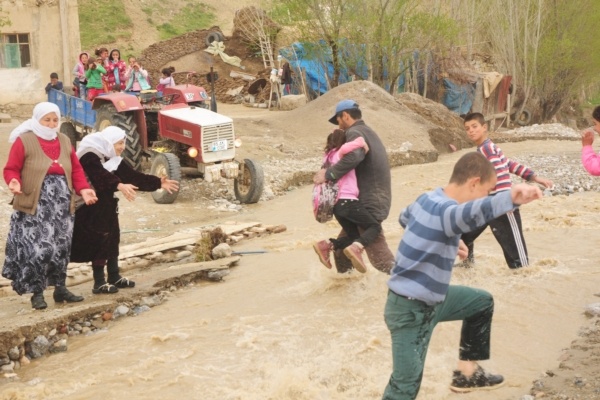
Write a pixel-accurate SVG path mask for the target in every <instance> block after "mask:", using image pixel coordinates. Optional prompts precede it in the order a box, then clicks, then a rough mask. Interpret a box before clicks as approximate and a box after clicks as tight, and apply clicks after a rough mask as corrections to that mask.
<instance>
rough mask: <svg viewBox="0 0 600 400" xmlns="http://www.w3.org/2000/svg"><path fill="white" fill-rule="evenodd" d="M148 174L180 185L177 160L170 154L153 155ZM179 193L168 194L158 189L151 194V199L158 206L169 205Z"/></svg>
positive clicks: (179, 171) (179, 168) (179, 170)
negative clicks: (171, 180) (165, 178)
mask: <svg viewBox="0 0 600 400" xmlns="http://www.w3.org/2000/svg"><path fill="white" fill-rule="evenodd" d="M153 158H154V160H153V161H152V167H151V168H150V174H152V175H155V176H158V177H159V178H162V177H164V176H166V177H167V178H168V179H173V180H175V181H177V182H178V183H181V166H180V165H179V158H177V156H176V155H175V154H172V153H156V154H154V157H153ZM178 194H179V191H177V192H173V193H169V192H167V191H166V190H164V189H158V190H156V191H154V192H152V193H151V195H152V198H153V199H154V201H155V202H156V203H158V204H171V203H172V202H174V201H175V199H176V198H177V195H178Z"/></svg>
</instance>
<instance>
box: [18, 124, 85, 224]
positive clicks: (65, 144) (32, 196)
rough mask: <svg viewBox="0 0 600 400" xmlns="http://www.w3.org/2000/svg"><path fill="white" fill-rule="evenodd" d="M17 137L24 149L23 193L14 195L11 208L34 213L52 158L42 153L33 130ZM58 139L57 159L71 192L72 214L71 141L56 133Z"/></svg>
mask: <svg viewBox="0 0 600 400" xmlns="http://www.w3.org/2000/svg"><path fill="white" fill-rule="evenodd" d="M19 137H20V138H21V141H22V142H23V147H24V149H25V160H24V163H23V169H22V170H21V182H22V183H21V191H22V192H23V194H20V195H18V196H15V197H14V200H13V208H14V209H15V210H17V211H22V212H24V213H26V214H31V215H34V214H35V211H36V209H37V205H38V201H39V199H40V194H41V192H42V183H43V182H44V178H45V177H46V174H47V173H48V168H50V166H51V165H52V162H53V161H54V160H51V159H50V157H48V156H47V155H46V153H44V150H43V149H42V146H40V143H39V142H38V138H37V136H36V135H35V134H34V133H33V132H27V133H23V134H22V135H21V136H19ZM58 140H60V156H59V157H58V160H57V161H58V163H59V164H60V165H61V167H62V168H63V169H64V171H65V176H66V178H67V184H68V186H69V191H70V192H71V205H70V212H71V214H73V213H75V202H74V200H75V199H74V196H73V194H74V191H73V182H72V180H71V171H72V170H71V149H72V147H71V141H70V140H69V138H68V137H66V136H65V135H63V134H62V133H59V134H58Z"/></svg>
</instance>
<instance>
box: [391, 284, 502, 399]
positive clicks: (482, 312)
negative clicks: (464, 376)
mask: <svg viewBox="0 0 600 400" xmlns="http://www.w3.org/2000/svg"><path fill="white" fill-rule="evenodd" d="M493 313H494V299H493V298H492V295H491V294H489V293H488V292H486V291H484V290H481V289H474V288H470V287H466V286H453V285H450V287H449V288H448V294H447V295H446V299H445V300H444V301H443V302H442V303H440V304H437V305H434V306H428V305H427V304H425V303H423V302H422V301H419V300H414V299H409V298H406V297H403V296H399V295H397V294H395V293H394V292H392V291H391V290H390V291H389V292H388V298H387V302H386V305H385V313H384V316H385V323H386V324H387V326H388V329H389V330H390V333H391V334H392V358H393V365H394V367H393V372H392V375H391V377H390V381H389V383H388V385H387V387H386V388H385V392H384V393H383V399H384V400H412V399H415V398H416V397H417V394H418V393H419V388H420V387H421V380H422V378H423V366H424V364H425V357H426V356H427V348H428V347H429V340H430V339H431V334H432V332H433V328H435V326H436V324H437V323H438V322H444V321H461V320H462V321H463V324H462V330H461V336H460V349H459V359H460V360H469V361H477V360H487V359H488V358H489V357H490V334H491V327H492V315H493ZM448 383H450V382H448Z"/></svg>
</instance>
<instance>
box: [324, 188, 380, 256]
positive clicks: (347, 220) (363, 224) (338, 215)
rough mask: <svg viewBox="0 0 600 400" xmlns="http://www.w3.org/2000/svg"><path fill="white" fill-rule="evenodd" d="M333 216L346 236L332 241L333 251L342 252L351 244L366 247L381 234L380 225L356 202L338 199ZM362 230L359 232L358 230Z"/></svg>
mask: <svg viewBox="0 0 600 400" xmlns="http://www.w3.org/2000/svg"><path fill="white" fill-rule="evenodd" d="M333 215H334V216H335V219H337V221H338V222H339V223H340V225H341V226H342V229H343V230H344V232H346V234H347V236H344V237H341V238H338V239H334V240H332V243H333V249H334V250H343V249H345V248H346V247H348V246H350V245H351V244H352V243H353V242H359V243H360V244H362V245H363V246H364V247H367V246H368V245H370V244H371V243H373V242H374V241H375V239H376V238H377V236H379V233H380V232H381V224H380V223H379V222H377V220H376V219H375V218H374V217H373V216H372V215H371V213H370V212H368V211H367V210H366V209H365V208H364V207H363V206H362V205H361V204H360V201H358V200H348V199H340V200H338V202H337V203H335V206H334V207H333ZM359 227H360V228H361V229H362V230H361V231H359V230H358V228H359Z"/></svg>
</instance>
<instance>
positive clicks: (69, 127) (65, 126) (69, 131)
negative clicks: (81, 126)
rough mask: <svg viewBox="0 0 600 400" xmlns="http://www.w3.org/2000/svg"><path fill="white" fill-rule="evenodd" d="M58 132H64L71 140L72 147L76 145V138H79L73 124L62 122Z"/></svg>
mask: <svg viewBox="0 0 600 400" xmlns="http://www.w3.org/2000/svg"><path fill="white" fill-rule="evenodd" d="M60 133H62V134H64V135H65V136H67V137H68V138H69V139H70V140H71V144H72V145H73V147H77V140H79V133H78V132H77V129H75V125H73V124H72V123H71V122H63V123H62V124H60Z"/></svg>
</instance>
